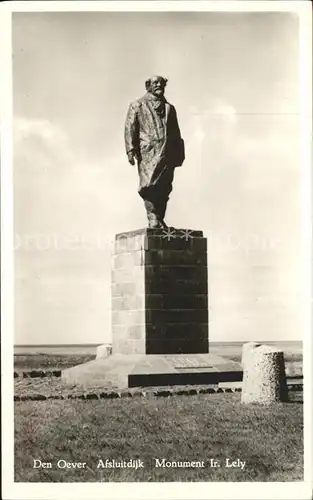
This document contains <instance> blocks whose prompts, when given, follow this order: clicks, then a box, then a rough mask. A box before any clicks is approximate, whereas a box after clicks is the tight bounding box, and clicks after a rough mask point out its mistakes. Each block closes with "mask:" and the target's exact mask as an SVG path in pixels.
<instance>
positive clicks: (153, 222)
mask: <svg viewBox="0 0 313 500" xmlns="http://www.w3.org/2000/svg"><path fill="white" fill-rule="evenodd" d="M148 227H149V228H150V229H163V226H162V224H161V222H159V221H158V220H151V221H149V225H148Z"/></svg>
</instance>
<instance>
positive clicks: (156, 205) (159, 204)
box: [139, 168, 174, 227]
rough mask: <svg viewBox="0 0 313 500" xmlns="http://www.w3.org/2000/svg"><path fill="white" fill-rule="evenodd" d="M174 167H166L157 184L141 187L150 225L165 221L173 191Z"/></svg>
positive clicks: (154, 225) (141, 194)
mask: <svg viewBox="0 0 313 500" xmlns="http://www.w3.org/2000/svg"><path fill="white" fill-rule="evenodd" d="M173 176H174V169H173V168H166V169H165V170H164V173H163V174H162V176H161V177H160V179H159V180H158V182H157V184H154V185H152V186H147V187H145V188H144V189H141V191H140V192H139V194H140V196H141V197H142V198H143V200H144V204H145V208H146V211H147V217H148V222H149V226H150V227H156V226H158V225H160V223H163V219H164V216H165V212H166V206H167V202H168V199H169V195H170V193H171V191H172V182H173Z"/></svg>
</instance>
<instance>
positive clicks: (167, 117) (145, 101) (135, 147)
mask: <svg viewBox="0 0 313 500" xmlns="http://www.w3.org/2000/svg"><path fill="white" fill-rule="evenodd" d="M166 83H167V79H166V78H163V77H162V76H153V77H152V78H149V79H148V80H147V81H146V90H147V93H146V94H145V95H144V96H143V97H141V98H140V99H138V100H136V101H134V102H132V103H131V104H130V106H129V109H128V113H127V117H126V123H125V146H126V153H127V156H128V161H129V163H130V164H131V165H135V159H136V160H137V166H138V173H139V190H138V192H139V195H140V196H141V197H142V198H143V200H144V204H145V208H146V211H147V217H148V223H149V227H151V228H166V227H167V226H166V224H165V222H164V215H165V211H166V205H167V202H168V199H169V195H170V192H171V191H172V182H173V177H174V169H175V167H180V166H181V165H182V163H183V161H184V159H185V151H184V141H183V139H182V138H181V135H180V130H179V126H178V121H177V115H176V110H175V108H174V106H173V105H172V104H169V103H168V102H167V100H166V99H165V97H164V90H165V86H166Z"/></svg>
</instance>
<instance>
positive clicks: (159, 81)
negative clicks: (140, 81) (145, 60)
mask: <svg viewBox="0 0 313 500" xmlns="http://www.w3.org/2000/svg"><path fill="white" fill-rule="evenodd" d="M165 85H166V83H165V81H164V80H163V78H161V77H160V76H153V77H152V78H151V80H150V89H149V91H150V92H151V93H152V94H153V95H155V96H157V97H159V96H162V95H163V94H164V89H165Z"/></svg>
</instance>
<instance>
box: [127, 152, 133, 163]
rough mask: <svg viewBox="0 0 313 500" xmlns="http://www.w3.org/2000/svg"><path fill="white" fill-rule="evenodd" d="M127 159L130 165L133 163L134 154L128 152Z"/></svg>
mask: <svg viewBox="0 0 313 500" xmlns="http://www.w3.org/2000/svg"><path fill="white" fill-rule="evenodd" d="M127 156H128V161H129V163H130V164H131V165H135V156H134V153H128V155H127Z"/></svg>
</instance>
